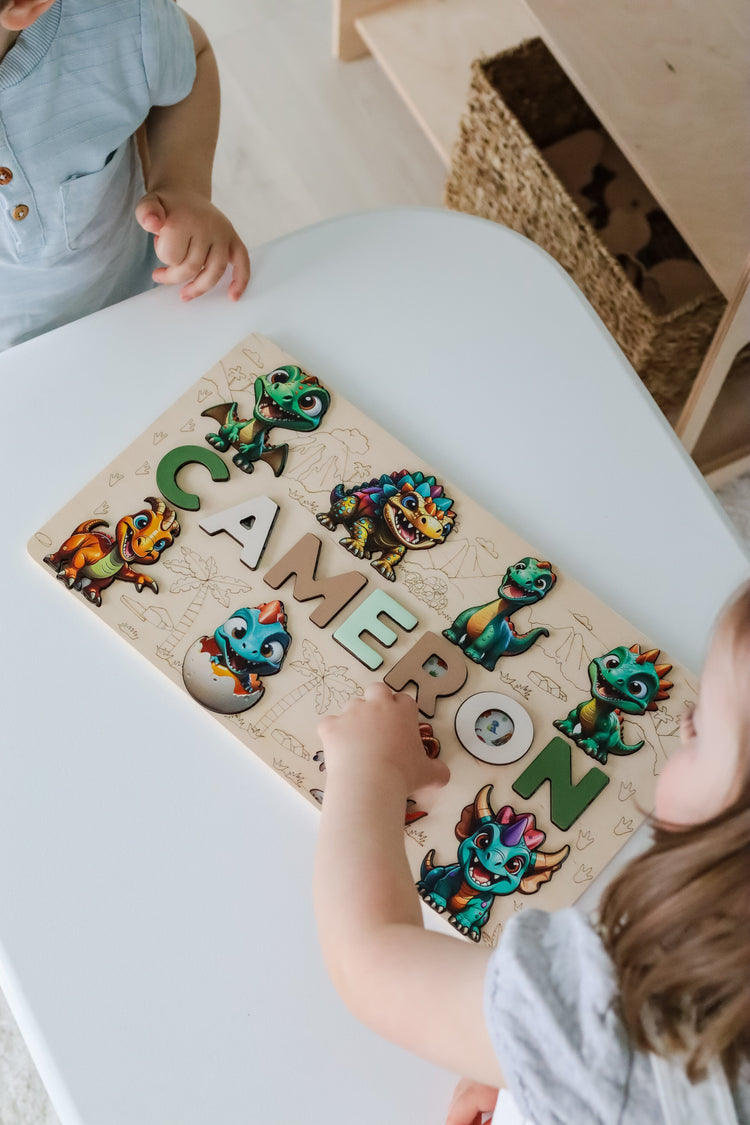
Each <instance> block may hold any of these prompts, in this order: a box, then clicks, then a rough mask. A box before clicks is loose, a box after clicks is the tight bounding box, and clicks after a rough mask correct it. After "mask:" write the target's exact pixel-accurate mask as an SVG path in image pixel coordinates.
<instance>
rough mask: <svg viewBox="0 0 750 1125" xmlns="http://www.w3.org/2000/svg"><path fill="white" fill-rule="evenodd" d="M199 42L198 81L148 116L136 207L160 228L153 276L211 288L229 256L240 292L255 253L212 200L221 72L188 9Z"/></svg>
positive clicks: (189, 289)
mask: <svg viewBox="0 0 750 1125" xmlns="http://www.w3.org/2000/svg"><path fill="white" fill-rule="evenodd" d="M187 20H188V23H189V25H190V31H191V34H192V36H193V43H194V45H195V59H196V75H195V82H194V84H193V88H192V90H191V91H190V93H189V94H188V96H187V97H186V98H184V99H183V100H182V101H181V102H178V103H177V104H176V105H165V106H154V107H153V108H152V110H151V112H150V113H149V115H148V117H147V119H146V139H147V148H148V162H147V163H148V167H147V168H145V169H144V171H145V172H146V186H147V188H148V192H147V194H146V195H144V196H143V198H142V199H141V200H140V202H139V203H138V206H137V207H136V212H135V214H136V218H137V220H138V222H139V223H140V225H141V226H142V227H143V229H144V230H147V231H149V232H150V233H151V234H153V235H155V236H156V240H155V249H156V253H157V255H158V256H159V259H160V260H161V261H162V262H164V263H165V265H164V267H163V268H160V269H157V270H155V271H154V275H153V276H154V280H155V281H158V282H161V283H165V284H180V283H183V282H187V284H184V285H183V288H182V290H181V292H180V296H181V297H182V299H183V300H185V301H188V300H191V299H192V298H193V297H198V296H200V294H201V293H205V292H207V291H208V290H209V289H211V288H212V287H213V286H214V285H216V283H217V281H219V280H220V279H221V277H222V276H223V274H224V271H225V270H226V267H227V265H229V264H231V265H232V267H233V269H232V281H231V284H230V286H229V296H230V298H231V299H232V300H235V301H236V300H238V299H239V298H240V297H241V296H242V294H243V293H244V291H245V289H246V287H247V283H248V281H249V279H250V259H249V257H248V253H247V249H246V247H245V244H244V243H243V241H242V239H241V238H240V237H239V235H238V234H237V232H236V231H235V229H234V227H233V226H232V224H231V223H230V222H229V220H228V219H227V217H226V216H225V215H224V214H222V212H221V211H219V210H218V209H217V208H216V207H214V206H213V204H212V203H211V169H212V166H213V158H214V149H215V148H216V138H217V136H218V131H219V100H220V99H219V77H218V71H217V67H216V60H215V58H214V53H213V51H212V49H211V44H210V43H209V41H208V38H207V37H206V34H205V32H204V31H203V29H202V28H201V27H200V25H199V24H197V23H196V22H195V20H194V19H192V17H190V16H187Z"/></svg>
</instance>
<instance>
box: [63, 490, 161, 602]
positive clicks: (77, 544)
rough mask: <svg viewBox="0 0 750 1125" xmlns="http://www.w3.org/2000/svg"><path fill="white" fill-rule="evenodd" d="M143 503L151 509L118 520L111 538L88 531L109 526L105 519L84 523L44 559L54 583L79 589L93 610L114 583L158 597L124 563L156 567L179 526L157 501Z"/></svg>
mask: <svg viewBox="0 0 750 1125" xmlns="http://www.w3.org/2000/svg"><path fill="white" fill-rule="evenodd" d="M146 503H148V504H150V505H151V510H149V509H148V508H144V509H142V510H141V511H140V512H136V513H135V515H132V516H123V517H122V519H120V520H118V522H117V526H116V527H115V535H114V539H113V538H112V536H111V535H105V534H104V532H103V531H95V530H94V528H96V527H109V524H108V523H107V521H106V520H96V519H94V520H85V521H84V522H83V523H81V524H79V525H78V527H76V528H75V530H74V531H73V532H72V533H71V535H70V536H69V537H68V538H67V539H66V540H65V542H64V543H62V544H61V545H60V547H59V549H58V550H57V551H53V552H52V554H50V555H45V556H44V561H45V562H46V563H47V564H48V566H51V567H52V568H53V569H54V570H56V571H57V577H58V578H60V579H61V580H62V581H63V582H67V584H68V586H69V587H70V588H71V589H76V590H80V591H81V592H82V593H83V596H84V597H85V598H88V600H89V601H90V602H93V603H94V605H97V606H100V605H101V604H102V590H106V589H107V587H108V586H111V585H112V583H113V582H114V580H115V579H116V578H119V579H121V580H122V581H124V582H134V583H135V588H136V590H137V591H138V593H140V592H141V590H142V589H143V587H144V586H150V587H151V589H152V590H153V592H154V593H155V594H158V592H159V587H158V585H157V583H156V581H155V580H154V579H153V578H149V577H148V575H146V574H139V573H138V571H136V570H132V569H131V567H130V564H131V563H136V562H137V563H141V564H147V565H151V564H152V563H155V562H157V561H158V559H159V556H160V555H161V553H162V551H166V549H167V548H168V547H171V545H172V543H173V542H174V540H175V538H176V537H177V536H178V535H179V534H180V525H179V523H178V522H177V519H176V517H175V513H174V512H173V511H172V510H171V509H170V508H168V507H167V506H166V504H165V503H164V501H163V500H162V498H161V497H160V496H147V497H146Z"/></svg>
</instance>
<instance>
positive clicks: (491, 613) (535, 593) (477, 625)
mask: <svg viewBox="0 0 750 1125" xmlns="http://www.w3.org/2000/svg"><path fill="white" fill-rule="evenodd" d="M556 579H557V576H556V575H555V573H554V571H553V570H552V567H551V566H550V564H549V563H548V562H540V561H539V559H532V558H525V559H520V560H519V561H518V562H517V563H515V565H513V566H509V567H508V569H507V570H506V572H505V575H504V576H503V580H502V582H501V583H500V585H499V586H498V589H497V593H498V596H497V598H495V600H494V601H492V602H486V603H485V604H484V605H478V606H473V607H472V608H471V609H465V610H464V611H463V613H459V615H458V617H457V618H456V620H455V621H454V622H453V624H452V625H451V626H450V628H449V629H444V630H443V636H444V637H447V638H448V640H449V641H452V642H453V644H455V645H458V646H459V648H462V649H463V650H464V652H465V653H466V655H467V656H468V657H469V659H470V660H473V661H475V662H476V663H477V664H481V665H482V667H483V668H488V669H489V671H490V672H492V671H493V669H494V667H495V665H496V664H497V662H498V660H499V659H500V657H501V656H515V655H516V654H518V653H520V652H526V650H527V649H529V648H531V646H532V645H533V643H534V641H536V640H537V638H538V637H548V636H549V630H548V629H544V628H536V629H531V630H530V631H529V632H528V633H523V634H521V635H519V634H518V633H516V630H515V628H514V626H513V622H512V621H511V619H510V618H511V614H513V613H515V612H516V610H518V609H522V608H523V606H525V605H534V603H535V602H538V601H541V599H542V598H543V597H545V595H546V594H548V593H549V592H550V590H551V589H552V587H553V586H554V584H555V581H556Z"/></svg>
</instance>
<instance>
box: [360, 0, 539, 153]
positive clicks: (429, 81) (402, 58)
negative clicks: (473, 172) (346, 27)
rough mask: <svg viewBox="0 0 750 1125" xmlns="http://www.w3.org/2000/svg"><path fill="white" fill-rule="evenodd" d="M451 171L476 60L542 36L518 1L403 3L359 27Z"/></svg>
mask: <svg viewBox="0 0 750 1125" xmlns="http://www.w3.org/2000/svg"><path fill="white" fill-rule="evenodd" d="M354 27H355V28H356V31H357V33H358V34H359V36H360V37H361V38H362V40H363V41H364V43H365V44H366V45H367V47H368V48H369V50H370V51H371V52H372V54H373V55H374V56H375V58H376V59H377V61H378V63H379V64H380V66H381V67H382V68H383V70H384V71H385V73H386V74H387V75H388V77H389V78H390V80H391V82H392V83H393V85H394V86H395V88H396V90H397V91H398V92H399V94H400V95H401V97H402V98H403V99H404V101H405V102H406V104H407V106H408V107H409V110H410V111H411V112H412V113H413V114H414V116H415V117H416V118H417V120H418V122H419V123H420V125H421V127H422V129H423V130H424V132H425V133H426V135H427V136H428V137H429V139H430V141H431V142H432V144H433V145H434V147H435V149H436V150H437V152H438V155H439V156H440V158H441V159H442V161H443V163H444V164H445V166H446V168H448V167H450V155H451V149H452V148H453V143H454V141H455V140H456V137H457V136H458V126H459V122H460V120H461V116H462V114H463V112H464V109H465V107H466V96H467V93H468V89H469V81H470V69H471V64H472V62H473V61H474V59H477V58H480V57H481V56H483V55H494V54H497V53H498V52H499V51H503V50H506V49H507V48H508V47H514V46H516V45H517V44H518V43H520V42H521V41H522V40H524V39H527V38H530V37H531V36H533V35H536V34H537V25H536V22H535V21H534V19H533V17H531V16H530V15H529V14H528V13H527V11H526V10H525V8H524V7H523V4H522V3H521V0H402V2H401V3H399V4H391V5H389V6H388V7H385V8H382V9H381V10H379V11H375V12H372V13H371V14H369V15H365V16H362V17H361V18H359V19H356V20H355V21H354Z"/></svg>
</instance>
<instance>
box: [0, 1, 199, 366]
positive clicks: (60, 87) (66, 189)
mask: <svg viewBox="0 0 750 1125" xmlns="http://www.w3.org/2000/svg"><path fill="white" fill-rule="evenodd" d="M194 81H195V50H194V47H193V40H192V36H191V34H190V29H189V27H188V24H187V20H186V19H185V16H184V13H183V12H181V11H180V9H179V8H178V7H177V5H176V4H175V3H173V0H56V2H55V3H54V4H53V5H52V6H51V7H50V8H49V9H48V10H47V11H46V12H44V13H43V14H42V15H41V16H40V17H39V18H38V19H37V20H36V21H35V23H33V24H32V25H31V27H29V28H27V29H26V30H24V31H23V32H21V34H20V36H19V37H18V39H17V40H16V42H15V44H14V45H13V47H12V48H11V49H10V51H9V52H8V54H7V55H6V56H5V58H4V59H3V60H2V62H1V63H0V266H1V267H2V272H1V273H0V278H1V279H2V280H0V349H2V348H7V347H9V346H10V345H11V344H15V343H19V342H20V341H22V340H27V339H29V338H31V337H32V336H36V335H38V334H39V333H40V332H46V331H47V330H49V329H50V328H55V327H57V326H58V325H60V324H65V323H67V322H68V321H70V320H75V319H76V318H77V317H79V316H84V315H85V314H86V313H89V312H94V311H95V310H96V309H100V308H104V307H105V306H106V305H110V304H113V303H114V302H115V301H120V300H123V299H124V298H125V297H130V296H132V295H133V294H134V293H140V292H142V291H143V290H144V289H148V288H150V287H151V286H152V285H153V282H152V280H151V271H152V270H153V269H154V267H155V266H156V265H158V264H159V263H158V261H157V259H156V256H155V254H154V251H153V239H152V237H151V236H150V235H147V234H146V233H145V231H143V230H142V229H141V228H140V227H139V226H138V224H137V223H136V221H135V216H134V209H135V205H136V203H137V202H138V200H139V199H140V197H141V196H142V195H143V193H144V191H145V188H144V185H143V176H142V172H141V167H140V161H139V159H138V155H137V151H136V145H135V140H134V138H133V134H134V133H135V131H136V129H137V128H138V126H139V125H140V124H141V122H142V121H143V120H144V119H145V118H146V116H147V115H148V112H149V110H150V109H151V107H152V106H154V105H172V104H174V103H176V102H179V101H182V99H183V98H185V97H186V96H187V95H188V93H189V92H190V90H191V89H192V87H193V82H194Z"/></svg>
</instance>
